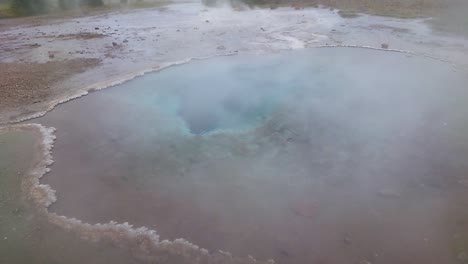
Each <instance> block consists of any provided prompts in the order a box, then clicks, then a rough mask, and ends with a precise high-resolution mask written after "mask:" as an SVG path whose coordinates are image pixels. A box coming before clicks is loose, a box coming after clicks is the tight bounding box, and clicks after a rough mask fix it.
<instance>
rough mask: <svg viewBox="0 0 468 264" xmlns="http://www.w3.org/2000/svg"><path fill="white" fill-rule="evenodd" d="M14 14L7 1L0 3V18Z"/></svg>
mask: <svg viewBox="0 0 468 264" xmlns="http://www.w3.org/2000/svg"><path fill="white" fill-rule="evenodd" d="M14 16H15V14H14V13H13V11H12V10H11V9H10V5H9V4H8V3H0V18H8V17H14Z"/></svg>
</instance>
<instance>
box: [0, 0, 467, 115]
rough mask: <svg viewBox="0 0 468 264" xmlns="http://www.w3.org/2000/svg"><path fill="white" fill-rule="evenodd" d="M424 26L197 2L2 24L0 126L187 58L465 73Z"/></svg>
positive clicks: (446, 44)
mask: <svg viewBox="0 0 468 264" xmlns="http://www.w3.org/2000/svg"><path fill="white" fill-rule="evenodd" d="M428 22H430V20H429V19H422V18H420V19H411V20H410V19H399V18H390V17H373V16H368V15H361V16H359V17H356V18H343V17H342V16H340V14H339V11H338V10H334V9H333V10H331V9H328V8H327V9H325V8H304V9H296V8H291V7H283V8H277V9H274V10H269V9H246V10H243V11H233V10H232V9H231V8H228V7H219V8H207V7H205V6H203V5H200V4H198V3H179V4H173V5H168V6H166V7H164V8H162V7H157V8H148V9H138V10H128V11H125V12H122V11H116V12H109V11H106V12H103V13H101V14H94V15H93V16H84V17H83V16H75V17H72V18H64V17H60V16H51V17H47V16H46V17H36V18H24V19H23V18H20V19H7V20H1V21H0V32H1V34H0V49H1V50H2V52H1V53H0V64H1V66H0V69H2V70H1V71H0V79H1V80H2V85H1V86H0V89H1V92H2V95H5V96H2V98H1V99H0V103H1V104H0V123H7V122H15V121H18V120H21V119H24V118H27V117H31V116H34V115H36V114H38V113H43V112H44V111H48V110H50V109H51V108H52V107H53V106H54V105H56V104H58V103H60V102H62V101H66V100H67V99H68V98H70V97H74V96H76V95H80V94H83V93H85V92H86V91H88V90H90V89H91V90H92V89H96V88H102V87H103V86H107V85H109V83H112V82H116V81H122V80H124V79H128V78H131V77H132V76H134V75H136V74H139V73H142V72H145V71H148V70H154V69H158V68H160V67H162V66H165V65H168V64H171V63H174V62H181V61H185V60H187V59H189V58H198V57H209V56H216V55H223V54H236V53H248V52H254V53H262V52H276V51H279V50H285V49H298V48H307V47H317V46H323V45H358V46H371V47H375V48H382V47H383V48H390V49H398V50H406V51H411V52H415V53H421V54H425V55H428V56H433V57H437V58H441V59H444V60H448V61H451V62H453V63H455V64H457V65H459V66H460V67H466V66H467V65H468V59H467V56H468V55H467V54H468V52H467V49H468V40H467V39H465V38H463V37H462V36H457V35H453V34H448V33H447V32H443V31H433V30H432V28H431V26H430V24H429V23H428ZM17 86H18V87H22V88H21V89H20V90H18V89H17Z"/></svg>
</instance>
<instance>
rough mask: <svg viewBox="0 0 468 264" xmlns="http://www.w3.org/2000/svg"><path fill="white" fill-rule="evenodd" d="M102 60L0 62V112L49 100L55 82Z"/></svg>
mask: <svg viewBox="0 0 468 264" xmlns="http://www.w3.org/2000/svg"><path fill="white" fill-rule="evenodd" d="M99 63H100V60H99V59H93V58H89V59H73V60H67V61H51V62H47V63H0V80H2V82H0V94H1V95H2V96H0V112H1V111H4V110H7V109H13V108H17V107H20V106H22V105H29V104H35V103H39V102H41V101H42V100H46V99H47V98H48V96H49V95H50V94H51V89H52V88H51V87H52V86H53V85H54V83H56V82H58V81H62V80H64V79H66V78H67V77H70V76H72V75H74V74H77V73H80V72H83V71H85V70H86V69H88V68H90V67H95V66H97V65H98V64H99Z"/></svg>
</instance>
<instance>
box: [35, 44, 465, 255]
mask: <svg viewBox="0 0 468 264" xmlns="http://www.w3.org/2000/svg"><path fill="white" fill-rule="evenodd" d="M466 83H467V76H466V74H464V73H461V72H457V71H456V70H454V68H453V67H451V66H450V65H448V64H445V63H442V62H439V61H436V60H432V59H428V58H422V57H419V56H412V55H408V54H403V53H395V52H383V51H376V50H368V49H356V48H323V49H311V50H303V51H294V52H282V53H278V54H271V55H261V56H260V55H239V56H231V57H218V58H213V59H209V60H201V61H193V62H191V63H188V64H186V65H181V66H175V67H171V68H168V69H165V70H162V71H160V72H156V73H151V74H146V75H145V76H143V77H139V78H137V79H135V80H132V81H129V82H127V83H124V84H122V85H118V86H116V87H113V88H111V89H106V90H102V91H98V92H94V93H92V94H90V95H88V96H85V97H82V98H79V99H77V100H73V101H70V102H68V103H66V104H63V105H60V106H58V107H56V108H55V109H54V110H53V111H51V112H50V113H48V114H47V115H45V116H44V117H41V118H38V119H35V120H34V121H33V122H37V123H41V124H43V125H45V126H53V127H56V128H57V131H56V135H57V140H56V144H55V148H54V151H53V156H54V159H55V163H54V165H53V166H52V171H51V172H50V173H49V174H47V175H46V176H45V177H44V178H43V182H44V183H46V184H50V185H51V187H52V188H53V189H55V190H57V196H58V201H57V202H56V203H55V204H53V205H52V206H51V208H50V210H51V211H52V212H56V213H58V214H62V215H66V216H69V217H76V218H79V219H82V220H83V221H86V222H89V223H98V222H108V221H110V220H115V221H118V222H130V223H132V224H134V225H136V226H147V227H149V228H153V229H155V230H157V231H158V233H160V234H161V236H162V238H168V239H174V238H178V237H182V238H186V239H187V240H189V241H191V242H193V243H195V244H197V245H199V246H202V247H204V248H207V249H209V250H210V251H213V250H218V249H221V250H224V251H229V252H231V253H232V254H234V255H242V256H246V255H252V256H254V257H256V258H259V259H269V258H273V259H275V260H276V261H277V263H334V264H339V263H367V262H362V261H369V262H370V263H426V264H428V263H458V261H459V260H457V256H459V255H460V254H461V253H463V252H465V251H467V252H468V248H466V245H468V243H466V242H467V241H468V233H467V232H468V226H467V225H465V224H463V223H468V213H467V212H468V203H467V201H468V195H467V193H468V191H467V188H468V162H467V160H468V118H467V116H468V115H467V114H468V104H467V103H466V102H467V99H466V98H468V97H467V90H466ZM460 223H461V224H460ZM454 234H456V236H454ZM360 261H361V262H360Z"/></svg>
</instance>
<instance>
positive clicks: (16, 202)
mask: <svg viewBox="0 0 468 264" xmlns="http://www.w3.org/2000/svg"><path fill="white" fill-rule="evenodd" d="M38 142H40V135H38V134H37V133H35V132H34V131H31V130H24V131H22V130H20V131H10V132H0V234H1V237H0V263H15V264H23V263H24V264H29V263H36V264H39V263H44V264H45V263H83V262H87V263H134V260H133V259H132V258H130V257H129V254H128V252H127V251H126V250H119V249H116V248H112V247H108V246H106V244H103V243H89V241H84V240H82V239H80V238H79V236H77V235H76V234H74V233H70V232H67V231H65V230H64V229H63V228H60V227H58V226H55V225H52V224H50V223H49V222H48V219H47V217H45V216H44V215H42V214H41V213H40V212H39V211H38V210H37V208H35V207H34V206H32V204H33V203H32V201H29V200H28V199H27V198H26V196H25V195H24V193H23V192H22V189H23V190H24V188H23V187H24V179H25V178H26V177H27V175H28V172H29V171H30V170H31V169H32V166H33V165H34V159H35V157H34V155H35V154H37V145H38V144H39V143H38Z"/></svg>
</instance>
